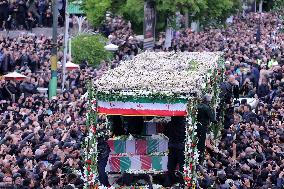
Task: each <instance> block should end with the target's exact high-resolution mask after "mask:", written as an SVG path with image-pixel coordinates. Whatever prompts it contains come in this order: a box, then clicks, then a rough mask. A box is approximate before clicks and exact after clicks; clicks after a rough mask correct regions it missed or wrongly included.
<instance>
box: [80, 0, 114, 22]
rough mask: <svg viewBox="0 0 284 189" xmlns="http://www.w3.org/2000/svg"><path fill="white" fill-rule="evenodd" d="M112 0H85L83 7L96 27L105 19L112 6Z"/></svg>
mask: <svg viewBox="0 0 284 189" xmlns="http://www.w3.org/2000/svg"><path fill="white" fill-rule="evenodd" d="M111 2H112V0H84V1H83V3H82V9H83V11H84V12H85V14H86V16H87V18H88V20H89V21H90V23H91V24H92V25H93V26H94V27H98V26H100V25H101V23H102V22H103V21H104V19H105V14H106V11H107V10H108V9H109V8H110V7H111Z"/></svg>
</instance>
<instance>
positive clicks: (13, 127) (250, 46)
mask: <svg viewBox="0 0 284 189" xmlns="http://www.w3.org/2000/svg"><path fill="white" fill-rule="evenodd" d="M1 2H2V4H3V2H6V1H5V0H0V7H1V8H2V7H3V5H2V4H1ZM39 2H40V1H39ZM18 3H19V2H18ZM1 10H2V9H1ZM1 10H0V14H2V11H1ZM1 16H3V15H1ZM1 18H2V17H1ZM279 24H280V22H279V21H278V18H277V17H276V16H275V15H273V14H263V15H262V17H261V18H260V15H259V14H251V15H249V16H247V17H246V18H235V20H234V23H233V24H232V25H230V26H229V27H228V28H227V29H222V30H221V29H208V30H205V31H202V32H199V33H195V32H191V31H190V30H182V31H179V32H176V34H175V37H174V39H173V42H172V48H171V49H163V40H164V38H163V36H162V35H161V39H160V41H161V42H162V43H160V44H159V45H157V46H156V47H155V49H156V50H181V51H223V52H224V54H225V58H226V64H225V67H226V75H227V81H226V82H225V83H224V84H223V85H222V86H221V89H222V90H223V91H225V93H224V94H225V96H223V100H224V101H225V102H226V104H227V107H226V115H225V124H224V130H223V131H222V137H221V139H220V143H219V145H218V146H217V147H214V145H212V143H213V142H212V141H210V140H208V141H207V142H206V143H207V144H206V146H207V153H206V156H205V157H206V158H205V159H206V161H205V163H204V165H203V166H199V170H200V173H201V174H200V179H199V182H198V185H199V187H200V188H210V187H211V188H220V189H226V188H228V189H229V188H233V189H235V188H237V189H242V188H244V189H249V188H251V189H252V188H253V189H258V188H263V189H264V188H265V189H266V188H279V189H280V188H281V187H283V185H284V179H283V178H284V170H283V169H284V167H283V165H284V157H283V156H284V154H283V152H284V149H283V148H284V145H283V142H284V133H283V129H284V124H283V121H284V120H283V116H284V109H283V107H284V106H283V103H284V79H283V71H284V67H283V65H284V43H283V42H284V35H283V34H282V33H278V27H279ZM103 33H104V34H105V35H106V36H108V37H109V40H110V41H111V42H112V43H114V44H117V45H119V47H120V48H119V51H118V52H117V53H116V56H115V58H114V60H113V62H112V66H111V67H112V68H113V67H115V66H116V65H117V64H118V63H119V62H120V61H121V60H127V59H130V58H132V57H133V56H135V55H136V54H137V53H139V47H140V44H139V41H138V40H137V39H136V38H135V35H134V33H133V32H132V30H131V24H130V23H128V22H126V21H124V20H123V19H122V18H120V17H117V18H114V19H111V18H108V19H107V22H106V24H105V26H104V28H103ZM61 43H62V38H59V44H61ZM50 47H51V40H50V39H48V38H46V37H44V36H41V37H36V36H21V37H19V38H15V39H9V38H0V49H1V51H0V73H1V74H5V73H7V72H9V71H14V70H17V71H18V72H20V73H23V74H25V75H26V76H28V77H27V79H26V80H25V81H22V82H18V81H4V80H0V99H1V100H0V107H1V108H0V121H1V122H0V139H1V140H0V145H1V146H0V188H1V187H2V188H9V187H8V186H10V188H64V187H65V188H75V187H77V188H81V187H82V184H83V182H82V180H81V179H80V178H79V177H78V175H75V174H74V173H73V172H72V168H74V169H79V168H81V167H82V164H81V162H80V153H81V151H80V143H81V141H82V140H83V138H84V136H85V134H86V133H85V127H84V125H85V116H84V115H85V113H86V101H85V100H84V99H82V98H81V96H82V95H83V94H85V92H86V87H85V86H86V81H87V80H88V79H89V78H90V77H92V78H98V77H100V76H101V75H102V74H103V72H104V71H106V70H107V69H108V67H107V66H106V65H107V64H106V63H104V64H102V65H101V66H100V67H99V68H97V69H94V68H92V67H89V66H88V64H87V63H86V62H84V63H82V65H81V69H80V70H75V71H71V72H69V73H68V77H67V81H66V89H67V90H66V91H64V92H63V93H62V94H59V95H58V96H57V97H55V98H53V99H52V100H48V99H47V98H46V97H45V96H44V95H42V94H40V93H39V92H38V91H37V88H39V87H45V88H46V87H48V81H49V78H50V71H49V67H50V63H49V57H50ZM61 60H62V53H61V52H59V61H61ZM281 66H282V67H281ZM58 80H59V85H60V81H61V78H60V70H59V79H58ZM8 91H9V92H11V93H13V94H16V96H15V98H16V99H15V102H12V99H11V97H10V93H9V92H8ZM239 97H251V98H255V99H256V100H257V102H258V103H257V105H256V106H255V107H252V106H250V105H249V104H248V102H247V101H246V100H242V101H240V102H239V103H234V100H232V99H238V98H239Z"/></svg>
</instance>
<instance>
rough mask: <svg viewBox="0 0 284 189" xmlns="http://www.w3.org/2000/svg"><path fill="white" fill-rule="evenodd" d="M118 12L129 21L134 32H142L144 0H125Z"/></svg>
mask: <svg viewBox="0 0 284 189" xmlns="http://www.w3.org/2000/svg"><path fill="white" fill-rule="evenodd" d="M118 13H120V14H121V15H122V16H123V17H124V18H125V19H126V20H129V21H130V22H131V24H132V27H133V29H134V31H135V32H136V33H143V22H144V0H127V1H126V3H125V4H124V6H121V7H120V8H119V10H118Z"/></svg>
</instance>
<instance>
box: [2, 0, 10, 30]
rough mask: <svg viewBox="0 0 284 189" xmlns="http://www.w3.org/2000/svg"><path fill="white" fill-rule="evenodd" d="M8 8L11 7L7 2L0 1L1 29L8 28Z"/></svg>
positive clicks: (4, 0)
mask: <svg viewBox="0 0 284 189" xmlns="http://www.w3.org/2000/svg"><path fill="white" fill-rule="evenodd" d="M8 7H9V5H8V1H7V0H0V28H4V29H5V28H6V27H5V25H6V21H7V18H8V13H9V9H8Z"/></svg>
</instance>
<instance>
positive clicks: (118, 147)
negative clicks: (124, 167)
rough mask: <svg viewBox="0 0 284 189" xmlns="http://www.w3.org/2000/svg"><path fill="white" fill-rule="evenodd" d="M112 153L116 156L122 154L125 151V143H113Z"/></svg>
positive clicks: (120, 141) (119, 141)
mask: <svg viewBox="0 0 284 189" xmlns="http://www.w3.org/2000/svg"><path fill="white" fill-rule="evenodd" d="M114 151H115V153H116V154H122V153H125V151H126V143H125V141H123V140H115V141H114Z"/></svg>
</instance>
